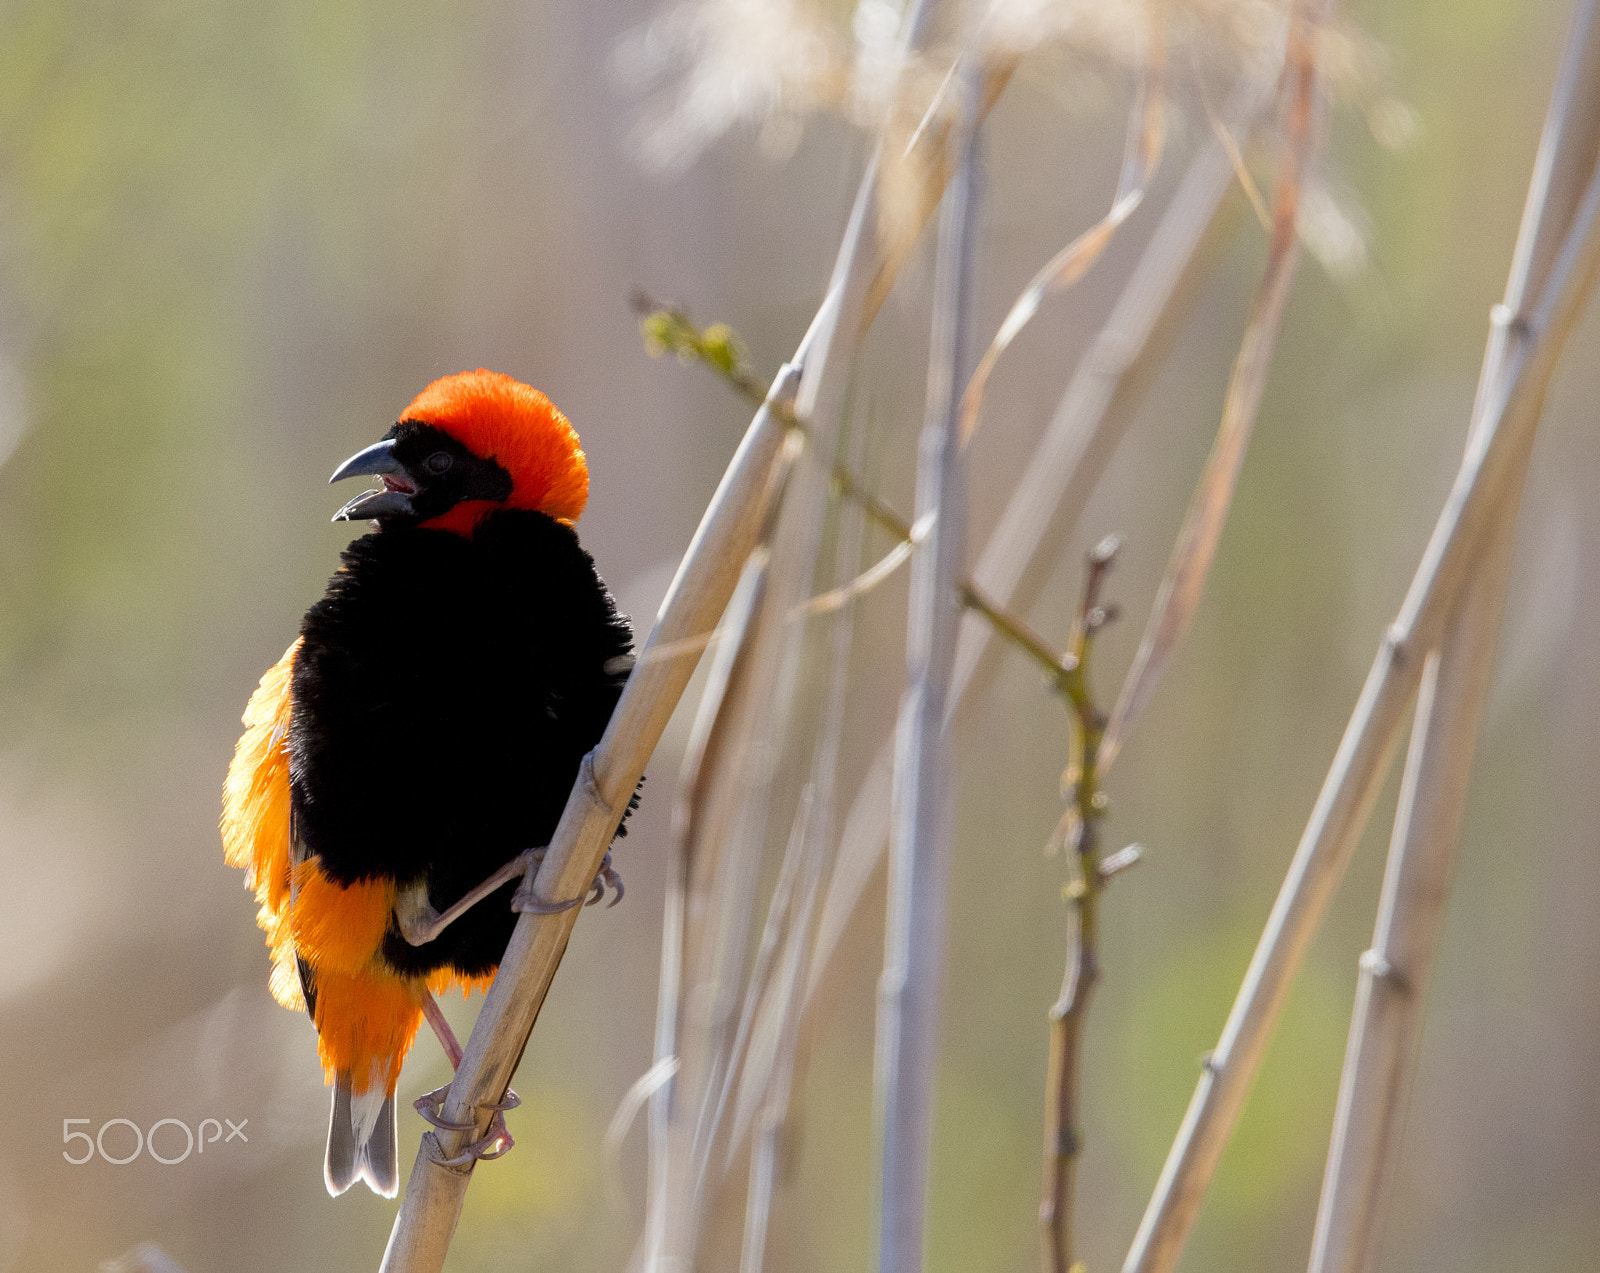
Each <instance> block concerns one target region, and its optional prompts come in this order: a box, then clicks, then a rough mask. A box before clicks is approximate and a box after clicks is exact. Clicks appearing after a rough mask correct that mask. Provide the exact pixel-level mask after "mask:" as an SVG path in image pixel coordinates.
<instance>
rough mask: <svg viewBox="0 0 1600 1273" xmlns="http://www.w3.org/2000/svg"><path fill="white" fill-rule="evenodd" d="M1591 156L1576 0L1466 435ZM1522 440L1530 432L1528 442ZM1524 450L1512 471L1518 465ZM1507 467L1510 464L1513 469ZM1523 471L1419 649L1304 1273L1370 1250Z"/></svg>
mask: <svg viewBox="0 0 1600 1273" xmlns="http://www.w3.org/2000/svg"><path fill="white" fill-rule="evenodd" d="M1597 150H1600V21H1597V20H1596V13H1595V3H1594V0H1580V3H1579V4H1578V6H1577V8H1576V10H1575V12H1574V14H1573V19H1572V26H1571V29H1570V31H1569V33H1568V38H1567V46H1566V52H1565V55H1564V57H1563V61H1562V67H1561V71H1560V73H1559V75H1558V77H1557V81H1556V85H1555V88H1554V91H1553V92H1552V95H1551V101H1550V109H1549V112H1548V114H1547V116H1546V120H1545V128H1544V135H1543V137H1542V139H1541V141H1540V147H1539V156H1538V159H1537V160H1536V161H1535V166H1534V177H1533V181H1532V183H1531V184H1530V187H1529V190H1528V201H1527V207H1526V209H1525V211H1524V214H1523V221H1522V229H1521V232H1520V233H1519V235H1518V241H1517V248H1516V251H1515V253H1514V254H1513V258H1512V267H1511V273H1510V277H1509V279H1508V280H1507V285H1506V293H1505V300H1504V301H1503V302H1502V304H1501V305H1500V306H1499V307H1498V308H1497V310H1496V315H1497V317H1498V318H1500V319H1502V320H1504V321H1497V322H1495V323H1494V324H1493V326H1492V328H1491V333H1490V338H1489V347H1488V350H1487V351H1486V353H1485V356H1484V363H1483V371H1482V374H1481V375H1480V377H1479V383H1478V394H1477V400H1476V402H1475V404H1474V411H1473V419H1472V424H1471V434H1472V436H1477V435H1479V434H1481V433H1482V432H1483V430H1484V429H1485V428H1486V427H1488V425H1489V421H1488V420H1487V419H1486V417H1485V411H1486V409H1487V407H1488V406H1489V403H1490V401H1491V400H1492V397H1493V391H1494V389H1495V388H1496V387H1497V386H1498V385H1499V384H1500V382H1501V380H1502V377H1503V375H1504V369H1505V364H1506V362H1507V360H1508V358H1510V357H1511V356H1512V355H1513V353H1514V351H1515V350H1516V349H1517V347H1519V346H1521V345H1523V344H1524V343H1525V342H1526V341H1527V339H1528V338H1529V334H1528V333H1527V332H1526V331H1525V330H1523V329H1521V328H1520V327H1519V326H1518V325H1517V324H1516V323H1514V322H1512V321H1509V320H1510V319H1511V316H1513V315H1517V314H1520V313H1521V312H1522V310H1523V308H1524V306H1525V305H1526V304H1527V302H1528V299H1529V298H1530V297H1531V296H1533V295H1534V294H1536V293H1537V292H1538V291H1539V289H1540V288H1541V286H1542V285H1543V283H1544V282H1545V280H1546V276H1547V274H1548V271H1549V269H1550V266H1551V264H1552V260H1553V258H1554V255H1555V253H1556V251H1557V250H1558V248H1559V246H1560V244H1561V241H1562V239H1563V238H1564V237H1565V235H1566V232H1567V229H1568V227H1569V225H1570V223H1571V220H1572V217H1573V213H1574V211H1575V205H1576V204H1577V201H1578V199H1579V197H1580V195H1581V193H1582V181H1583V177H1584V174H1585V173H1587V172H1589V171H1592V170H1594V169H1595V165H1596V162H1597ZM1530 441H1531V439H1530ZM1528 454H1529V452H1528V451H1527V449H1526V448H1525V449H1524V451H1523V454H1522V456H1521V459H1520V466H1521V468H1522V469H1523V470H1525V469H1526V465H1527V458H1528ZM1516 467H1517V466H1515V465H1514V466H1513V468H1514V470H1515V469H1516ZM1521 485H1522V475H1521V473H1518V472H1515V471H1514V472H1513V476H1512V477H1511V479H1510V486H1511V491H1510V493H1509V494H1508V496H1507V498H1506V499H1505V501H1504V502H1503V506H1502V507H1501V508H1500V510H1499V514H1498V518H1497V520H1496V523H1495V525H1494V526H1493V527H1492V529H1491V531H1490V532H1489V534H1490V535H1491V536H1492V540H1491V542H1490V544H1489V545H1488V547H1487V548H1486V550H1485V556H1484V561H1483V564H1482V566H1481V567H1480V569H1479V572H1478V574H1477V575H1476V576H1475V577H1474V578H1473V579H1472V580H1471V581H1470V583H1469V584H1468V586H1467V588H1466V591H1465V594H1464V596H1463V597H1462V600H1461V602H1460V604H1459V607H1458V608H1457V610H1456V613H1455V615H1454V616H1453V617H1452V619H1451V621H1450V624H1449V626H1448V627H1447V628H1446V630H1445V633H1444V636H1443V639H1442V641H1441V642H1440V645H1439V648H1438V650H1436V651H1435V652H1433V653H1432V654H1430V656H1429V660H1428V665H1427V668H1426V670H1425V671H1424V673H1423V679H1422V686H1421V689H1420V691H1419V693H1418V699H1417V713H1416V723H1415V724H1414V725H1413V727H1412V736H1411V748H1410V752H1409V754H1408V756H1407V760H1406V769H1405V776H1404V779H1403V781H1402V785H1401V796H1400V804H1399V808H1398V809H1397V810H1396V813H1395V826H1394V836H1393V839H1392V841H1391V843H1390V849H1389V862H1388V867H1387V870H1386V872H1385V875H1384V883H1383V893H1382V897H1381V900H1380V903H1379V909H1378V920H1377V924H1376V930H1375V932H1374V935H1373V941H1372V948H1371V949H1370V950H1369V951H1368V952H1367V953H1366V954H1365V955H1363V956H1362V959H1361V976H1360V981H1359V983H1358V987H1357V993H1356V1003H1355V1010H1354V1013H1353V1016H1352V1021H1351V1026H1350V1039H1349V1043H1348V1046H1347V1049H1346V1052H1345V1064H1344V1073H1343V1075H1342V1077H1341V1080H1340V1087H1339V1102H1338V1106H1337V1111H1336V1114H1335V1118H1334V1131H1333V1135H1332V1137H1331V1140H1330V1143H1329V1149H1328V1165H1327V1171H1326V1173H1325V1175H1324V1177H1323V1188H1322V1200H1321V1205H1320V1206H1319V1208H1318V1212H1317V1223H1316V1229H1315V1233H1314V1236H1313V1239H1312V1248H1311V1262H1310V1270H1311V1273H1364V1270H1366V1269H1368V1268H1370V1267H1371V1265H1372V1261H1373V1259H1374V1258H1375V1256H1376V1252H1377V1246H1378V1236H1379V1232H1380V1230H1381V1226H1382V1222H1383V1215H1384V1210H1385V1203H1386V1199H1387V1195H1388V1192H1389V1186H1390V1181H1391V1180H1392V1178H1393V1169H1394V1162H1395V1156H1396V1151H1397V1148H1398V1144H1399V1134H1400V1131H1401V1129H1402V1126H1403V1118H1404V1110H1405V1105H1406V1102H1407V1095H1408V1092H1409V1089H1410V1087H1411V1083H1412V1077H1413V1074H1414V1070H1415V1065H1416V1055H1417V1045H1418V1041H1419V1038H1420V1033H1421V1025H1422V1015H1423V1006H1424V997H1425V994H1426V990H1427V985H1428V981H1429V977H1430V973H1431V971H1432V965H1433V960H1434V956H1435V953H1436V950H1437V946H1438V939H1439V933H1440V931H1441V928H1442V926H1443V918H1444V906H1445V903H1446V900H1447V899H1448V896H1449V889H1450V880H1451V877H1452V875H1453V873H1454V867H1455V859H1456V854H1457V850H1458V848H1459V844H1460V836H1461V825H1462V821H1463V818H1464V814H1465V808H1466V800H1467V793H1468V786H1469V779H1470V777H1471V768H1472V758H1473V753H1474V750H1475V747H1476V742H1477V735H1478V725H1479V718H1480V716H1481V712H1482V707H1483V702H1484V699H1485V697H1486V695H1487V693H1488V689H1489V684H1490V680H1491V677H1492V674H1493V671H1494V654H1495V647H1496V644H1497V642H1498V638H1499V630H1500V623H1501V616H1502V613H1503V611H1504V608H1505V597H1506V589H1507V585H1508V582H1509V579H1510V573H1511V558H1512V548H1513V545H1514V542H1515V530H1516V515H1517V508H1518V504H1519V502H1520V495H1521V490H1520V488H1521Z"/></svg>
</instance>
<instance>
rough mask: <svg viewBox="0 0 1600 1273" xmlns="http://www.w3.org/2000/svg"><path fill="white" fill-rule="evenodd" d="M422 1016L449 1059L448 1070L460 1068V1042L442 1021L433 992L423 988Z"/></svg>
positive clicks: (442, 1015)
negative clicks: (431, 1028)
mask: <svg viewBox="0 0 1600 1273" xmlns="http://www.w3.org/2000/svg"><path fill="white" fill-rule="evenodd" d="M422 1015H423V1018H424V1019H425V1020H426V1021H427V1023H428V1024H429V1025H430V1026H432V1027H433V1033H434V1034H435V1036H437V1038H438V1040H439V1046H440V1047H442V1048H443V1049H444V1054H445V1055H446V1056H447V1057H449V1058H450V1068H451V1069H452V1070H459V1069H460V1068H461V1055H462V1053H461V1040H460V1039H458V1038H456V1032H455V1031H454V1030H452V1029H451V1028H450V1023H449V1022H448V1021H446V1020H445V1019H444V1010H443V1009H442V1008H440V1007H439V1001H438V1000H437V999H435V998H434V997H433V991H431V990H429V989H427V988H426V987H424V988H423V991H422Z"/></svg>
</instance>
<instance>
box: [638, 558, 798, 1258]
mask: <svg viewBox="0 0 1600 1273" xmlns="http://www.w3.org/2000/svg"><path fill="white" fill-rule="evenodd" d="M767 561H768V554H767V552H766V551H765V550H764V549H759V548H758V549H757V550H756V551H755V552H753V553H751V555H750V558H749V560H748V561H747V562H746V563H745V569H744V573H743V575H742V576H741V578H740V580H739V585H738V587H737V588H736V589H735V590H734V594H733V597H732V599H731V600H730V601H729V602H728V608H727V610H726V612H725V613H724V614H723V616H722V620H721V622H720V623H719V624H718V628H717V631H718V633H719V634H720V636H721V638H722V639H721V640H720V641H719V642H718V643H717V650H716V655H715V658H714V661H713V663H712V665H711V668H710V671H709V674H708V675H707V678H706V685H705V689H704V691H703V692H702V694H701V699H700V706H699V710H698V711H697V712H696V714H695V720H694V725H693V727H692V730H691V733H690V738H689V745H688V747H687V748H686V749H685V752H684V758H683V765H682V769H681V771H680V774H679V781H678V793H677V799H676V802H675V804H674V808H673V820H672V823H673V825H672V859H671V862H670V864H669V868H668V877H667V892H666V898H665V902H664V906H663V911H664V913H663V918H662V926H661V973H660V983H659V988H658V991H657V1005H656V1034H655V1047H654V1063H653V1065H652V1067H651V1068H652V1069H656V1068H657V1067H659V1066H663V1065H669V1064H673V1063H676V1062H678V1060H679V1038H680V1036H681V1034H682V1031H683V1020H682V1014H683V994H682V987H683V975H684V968H685V966H686V964H687V963H688V962H689V959H690V943H689V937H688V929H689V920H688V899H689V891H690V886H691V876H692V874H693V873H694V872H695V870H696V869H697V868H703V866H704V864H703V863H701V862H699V861H698V860H697V855H696V854H695V848H696V846H697V845H698V844H700V843H701V842H702V840H703V839H704V840H705V841H706V842H708V843H711V844H715V843H717V842H718V837H717V836H716V835H715V834H714V833H713V834H712V835H710V836H706V835H705V830H706V828H705V826H704V818H703V816H702V814H703V807H704V805H705V804H706V803H707V801H708V800H709V799H710V793H709V792H708V790H707V788H708V787H709V785H710V779H711V777H712V775H713V774H714V773H715V771H716V769H717V767H718V765H717V761H718V760H719V758H720V754H719V753H720V751H721V745H722V744H723V743H724V742H725V732H724V731H721V730H719V729H718V725H719V723H720V722H723V721H725V720H727V719H728V717H729V715H730V714H731V711H730V708H731V707H732V705H733V704H734V703H736V702H737V701H738V699H739V696H740V693H741V690H742V689H743V687H744V686H745V684H746V681H747V678H746V676H745V675H744V674H745V672H747V670H748V660H746V659H744V658H743V657H742V656H743V654H744V653H745V651H746V649H747V647H746V645H745V643H744V635H745V633H746V631H747V630H748V628H749V624H750V621H751V619H752V617H753V615H754V612H755V609H756V607H757V606H758V605H759V603H760V598H761V595H762V592H763V591H764V590H765V588H766V571H767ZM676 1080H677V1076H676V1074H674V1075H673V1076H672V1077H671V1078H669V1079H668V1080H667V1081H666V1082H664V1083H663V1084H662V1085H661V1086H660V1087H658V1088H657V1089H656V1091H655V1092H654V1093H652V1095H651V1098H650V1120H649V1137H648V1140H649V1162H650V1168H649V1178H648V1185H647V1191H646V1202H645V1226H644V1234H643V1237H642V1238H641V1243H640V1246H641V1254H642V1255H645V1256H646V1257H647V1259H646V1263H650V1262H652V1260H651V1259H650V1258H649V1257H651V1256H652V1253H654V1254H657V1255H658V1254H659V1253H660V1252H661V1251H662V1250H663V1249H664V1247H665V1243H666V1241H667V1222H668V1216H669V1214H670V1212H669V1201H670V1198H671V1185H670V1173H671V1170H672V1167H673V1165H674V1163H675V1162H676V1161H677V1159H679V1158H680V1157H681V1156H682V1152H683V1149H682V1146H678V1147H677V1152H674V1146H673V1140H672V1138H673V1136H674V1131H675V1125H674V1121H673V1111H674V1107H675V1104H676V1102H675V1096H676V1093H677V1086H676Z"/></svg>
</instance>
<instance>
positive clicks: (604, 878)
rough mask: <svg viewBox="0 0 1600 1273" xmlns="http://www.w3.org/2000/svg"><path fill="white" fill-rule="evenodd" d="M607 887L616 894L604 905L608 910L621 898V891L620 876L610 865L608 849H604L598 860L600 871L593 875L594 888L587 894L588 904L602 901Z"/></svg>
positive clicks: (609, 851) (591, 904)
mask: <svg viewBox="0 0 1600 1273" xmlns="http://www.w3.org/2000/svg"><path fill="white" fill-rule="evenodd" d="M608 887H609V888H611V889H613V890H614V891H615V893H616V896H615V897H613V898H612V899H611V901H610V902H609V903H607V905H606V909H607V910H610V909H611V908H612V907H613V906H615V905H616V904H617V903H618V902H620V901H621V900H622V893H623V888H622V876H620V875H618V874H617V870H616V868H615V867H614V866H612V865H611V850H610V849H607V850H606V855H605V857H604V858H603V859H602V860H601V862H600V873H599V874H598V875H596V876H595V877H594V888H593V890H592V891H591V892H590V894H589V902H588V904H589V905H590V906H593V905H594V904H595V903H596V902H600V901H604V900H605V895H606V889H607V888H608Z"/></svg>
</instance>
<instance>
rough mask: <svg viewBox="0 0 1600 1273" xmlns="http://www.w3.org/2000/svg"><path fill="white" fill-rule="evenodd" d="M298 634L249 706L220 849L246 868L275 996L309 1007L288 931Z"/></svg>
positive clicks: (225, 795) (227, 786) (225, 793)
mask: <svg viewBox="0 0 1600 1273" xmlns="http://www.w3.org/2000/svg"><path fill="white" fill-rule="evenodd" d="M299 649H300V642H299V641H298V640H297V641H296V642H295V643H294V644H293V645H291V646H290V647H289V648H288V650H287V651H285V653H284V656H283V657H282V658H281V659H279V660H278V661H277V663H275V664H274V665H273V666H272V667H271V669H269V670H268V672H267V674H266V675H265V676H263V677H262V678H261V684H260V685H259V686H258V687H257V689H256V692H255V693H254V694H252V695H251V696H250V703H249V705H248V706H247V707H246V708H245V709H244V726H245V729H244V735H243V737H241V738H240V739H239V745H238V746H237V747H236V748H235V749H234V753H233V763H232V764H231V765H229V766H228V777H227V780H226V781H225V782H224V783H223V786H222V851H223V858H224V859H225V860H226V861H227V863H228V865H230V866H237V867H241V868H243V870H244V872H245V884H246V885H247V886H248V887H250V888H253V889H254V890H255V894H256V900H257V901H258V902H260V903H261V909H260V910H259V911H258V912H257V913H256V922H257V923H258V924H260V925H261V927H262V928H263V929H264V930H265V931H266V934H267V945H268V947H269V948H270V949H271V950H272V963H273V968H272V980H271V982H270V986H271V989H272V997H273V998H274V999H276V1000H277V1001H278V1002H279V1003H281V1004H283V1006H284V1007H286V1008H303V1007H305V1004H304V1002H303V1001H302V999H301V995H300V979H299V976H298V975H297V974H296V972H295V967H294V948H293V945H292V942H291V938H290V933H289V892H290V889H289V855H290V845H289V752H288V749H287V742H288V733H289V712H290V698H289V677H290V673H291V670H292V669H293V667H294V656H295V653H296V652H297V651H298V650H299Z"/></svg>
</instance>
